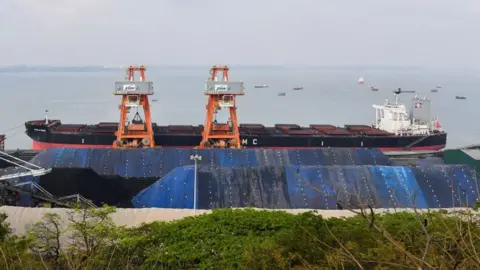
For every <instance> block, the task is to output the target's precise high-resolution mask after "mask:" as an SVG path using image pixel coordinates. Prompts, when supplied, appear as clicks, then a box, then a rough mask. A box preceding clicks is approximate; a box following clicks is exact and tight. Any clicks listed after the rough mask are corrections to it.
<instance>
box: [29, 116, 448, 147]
mask: <svg viewBox="0 0 480 270" xmlns="http://www.w3.org/2000/svg"><path fill="white" fill-rule="evenodd" d="M103 125H104V126H102V123H100V124H98V125H95V126H93V125H92V126H87V125H62V124H61V123H60V121H58V120H54V121H51V122H50V123H49V124H48V125H46V124H45V120H42V121H30V122H27V123H26V124H25V126H26V134H27V135H28V136H29V137H30V138H31V139H32V140H33V144H32V149H34V150H41V149H50V148H111V147H112V145H113V142H114V141H115V140H116V137H115V131H116V126H115V123H103ZM171 127H172V126H168V127H167V126H163V127H161V126H158V127H157V126H156V125H155V126H154V130H155V138H154V139H155V145H157V146H158V147H177V148H182V147H186V148H192V147H196V146H198V145H199V144H200V141H201V139H202V136H201V129H203V127H202V126H197V127H193V126H187V127H188V128H184V129H183V130H179V129H177V130H175V131H171V130H172V129H171ZM177 127H178V126H177ZM267 129H268V131H261V132H259V131H258V129H255V130H253V129H252V130H246V129H244V128H241V129H240V134H241V135H240V138H241V143H242V145H243V146H244V147H246V148H280V149H285V148H298V149H300V148H317V147H347V148H379V149H380V150H382V151H384V152H385V151H423V150H430V151H436V150H440V149H443V148H444V147H445V145H446V142H447V133H445V132H436V133H433V134H430V135H411V136H397V135H393V134H390V135H385V134H383V133H381V132H377V133H378V134H379V135H375V134H377V133H373V135H372V134H369V135H365V134H364V133H357V134H353V133H352V134H346V133H342V132H336V133H337V134H335V135H325V134H317V133H315V134H305V133H301V132H300V133H299V132H297V133H296V134H285V133H282V132H280V131H278V130H276V129H275V128H266V130H267ZM345 132H346V131H345Z"/></svg>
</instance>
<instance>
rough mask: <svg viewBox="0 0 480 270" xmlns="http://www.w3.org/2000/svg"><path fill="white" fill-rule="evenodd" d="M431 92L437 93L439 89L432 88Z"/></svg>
mask: <svg viewBox="0 0 480 270" xmlns="http://www.w3.org/2000/svg"><path fill="white" fill-rule="evenodd" d="M430 92H433V93H436V92H438V89H432V90H430Z"/></svg>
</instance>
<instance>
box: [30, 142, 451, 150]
mask: <svg viewBox="0 0 480 270" xmlns="http://www.w3.org/2000/svg"><path fill="white" fill-rule="evenodd" d="M51 148H80V149H86V148H112V145H102V144H61V143H44V142H37V141H33V144H32V149H33V150H45V149H51ZM165 148H189V149H191V148H193V147H192V146H167V147H165ZM248 148H252V149H254V148H265V149H279V150H282V149H314V148H319V149H320V148H324V147H255V146H250V147H248ZM358 148H360V147H358ZM443 148H445V145H444V144H443V145H432V146H418V147H412V148H410V150H409V151H438V150H441V149H443ZM378 149H379V150H380V151H382V152H395V151H405V150H404V149H403V148H402V147H384V148H382V147H381V148H378Z"/></svg>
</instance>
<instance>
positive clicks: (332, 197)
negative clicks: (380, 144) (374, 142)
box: [132, 164, 479, 209]
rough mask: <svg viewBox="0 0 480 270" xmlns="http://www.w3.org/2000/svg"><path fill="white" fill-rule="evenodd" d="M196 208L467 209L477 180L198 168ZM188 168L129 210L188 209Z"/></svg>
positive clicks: (362, 170) (442, 171) (385, 170)
mask: <svg viewBox="0 0 480 270" xmlns="http://www.w3.org/2000/svg"><path fill="white" fill-rule="evenodd" d="M197 176H198V180H197V208H199V209H213V208H223V207H248V206H251V207H259V208H271V209H279V208H284V209H292V208H310V209H338V205H337V202H339V204H341V205H344V206H345V207H358V205H366V204H368V205H371V206H372V207H375V208H387V207H412V206H415V207H418V208H439V207H454V206H456V207H458V206H465V205H471V204H472V203H473V202H475V201H476V200H477V199H478V197H479V196H478V194H477V191H476V190H477V188H476V186H477V181H476V180H475V177H474V176H473V170H472V169H471V168H470V167H468V166H466V165H433V166H431V167H428V168H427V167H411V168H410V167H403V166H370V165H363V166H351V165H350V166H348V165H347V166H334V165H328V166H322V165H307V166H302V165H292V164H287V165H284V166H258V167H243V168H233V167H230V168H227V167H217V166H214V167H212V166H207V165H201V166H199V167H198V174H197ZM193 198H194V167H193V166H183V167H178V168H176V169H174V170H172V171H171V172H170V173H168V174H167V175H165V176H164V177H163V178H162V179H161V180H159V181H157V182H156V183H154V184H153V185H151V186H150V187H148V188H146V189H144V190H142V191H141V192H140V193H138V194H137V195H136V196H135V197H134V198H133V200H132V203H133V205H134V206H135V207H161V208H193Z"/></svg>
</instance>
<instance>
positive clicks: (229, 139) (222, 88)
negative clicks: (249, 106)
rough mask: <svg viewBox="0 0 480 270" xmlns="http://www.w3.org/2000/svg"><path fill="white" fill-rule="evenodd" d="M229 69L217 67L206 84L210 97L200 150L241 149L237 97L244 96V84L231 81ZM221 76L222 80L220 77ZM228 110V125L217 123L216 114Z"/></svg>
mask: <svg viewBox="0 0 480 270" xmlns="http://www.w3.org/2000/svg"><path fill="white" fill-rule="evenodd" d="M228 72H229V68H228V67H227V66H224V65H215V66H213V68H211V69H210V77H209V79H208V80H207V82H206V83H205V95H207V96H208V104H207V115H206V119H205V126H204V129H203V133H202V141H201V142H200V145H199V148H240V147H241V144H240V143H241V142H240V133H239V130H238V119H237V107H236V97H237V96H242V95H244V92H243V90H244V87H243V82H241V81H230V80H229V74H228ZM220 75H221V78H219V76H220ZM224 108H225V109H227V110H228V111H229V114H230V118H229V120H228V122H227V123H223V124H220V123H217V121H216V118H215V114H216V113H218V112H219V111H220V110H221V109H224Z"/></svg>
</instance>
